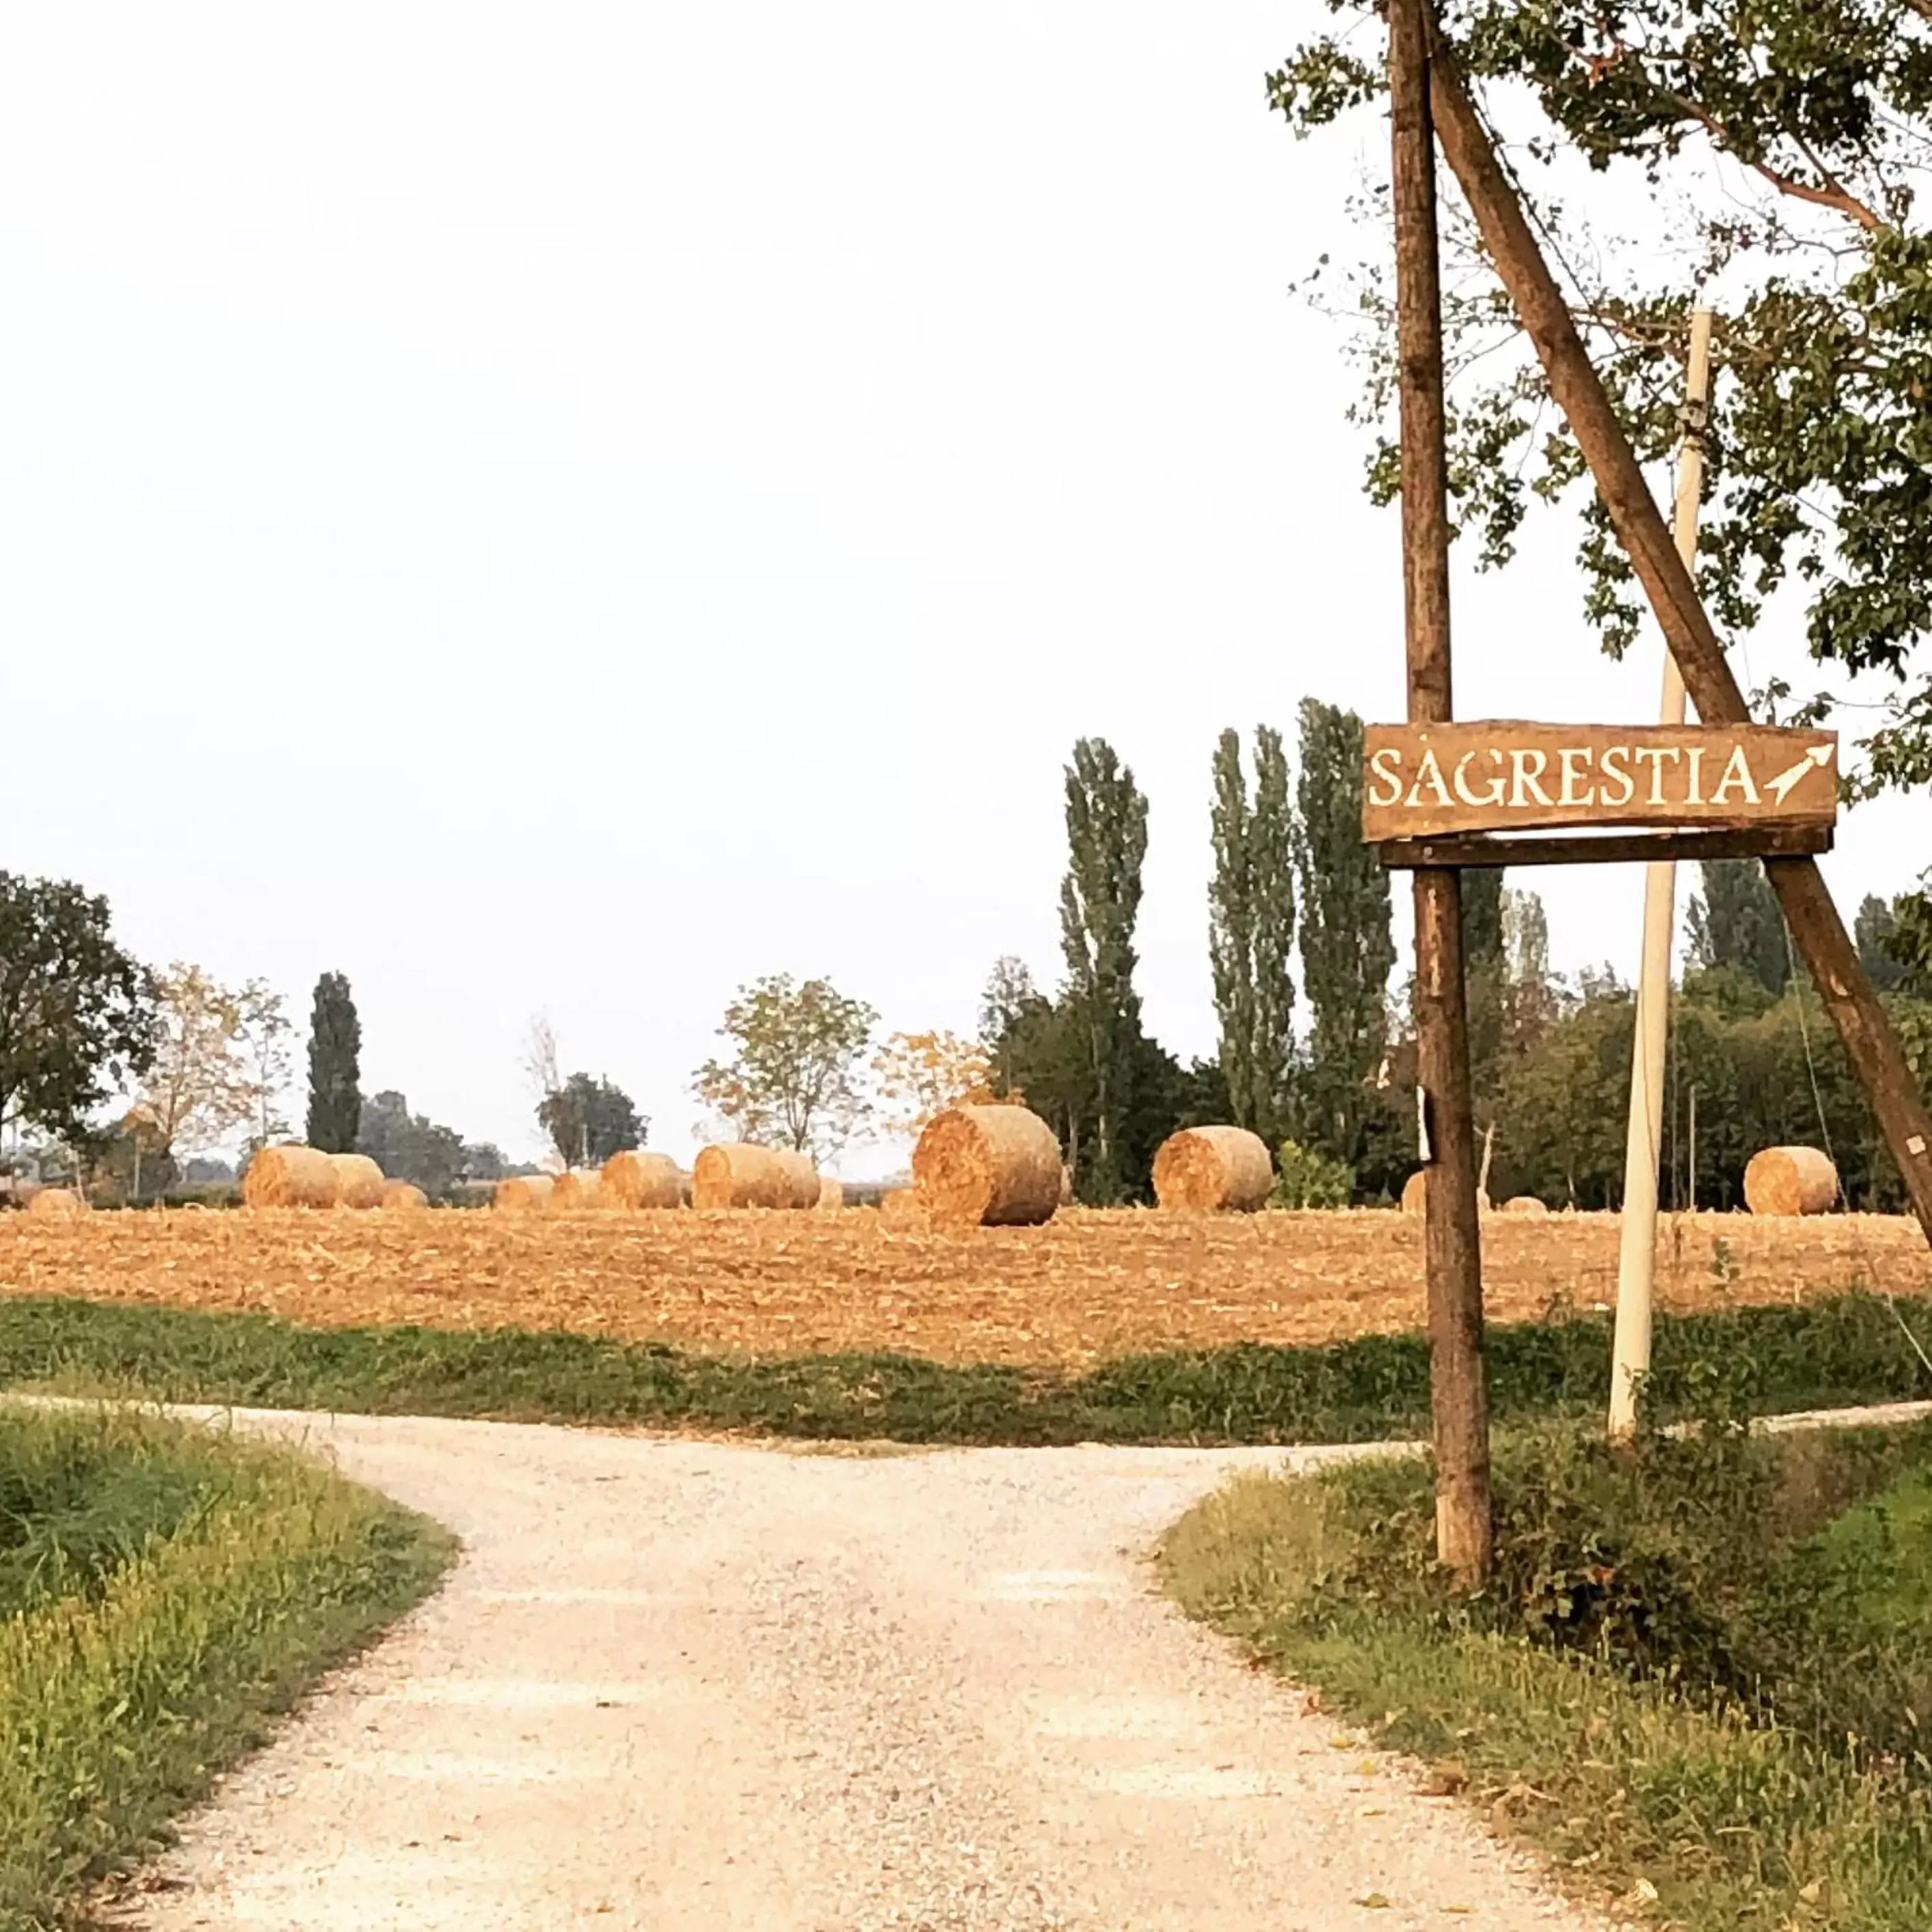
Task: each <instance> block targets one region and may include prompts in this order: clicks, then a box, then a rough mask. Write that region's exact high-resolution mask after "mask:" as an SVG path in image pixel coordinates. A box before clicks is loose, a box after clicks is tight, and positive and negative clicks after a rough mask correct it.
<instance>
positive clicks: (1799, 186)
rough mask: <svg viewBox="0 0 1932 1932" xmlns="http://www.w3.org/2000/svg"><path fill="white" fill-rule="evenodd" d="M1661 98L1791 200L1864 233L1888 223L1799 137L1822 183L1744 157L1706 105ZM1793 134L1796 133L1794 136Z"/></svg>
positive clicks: (1927, 0) (1925, 4)
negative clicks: (1824, 211)
mask: <svg viewBox="0 0 1932 1932" xmlns="http://www.w3.org/2000/svg"><path fill="white" fill-rule="evenodd" d="M1911 4H1912V5H1913V6H1915V7H1919V8H1920V9H1921V10H1923V11H1924V12H1925V13H1926V17H1927V19H1932V0H1911ZM1663 98H1664V100H1665V101H1668V102H1669V103H1670V105H1671V106H1672V107H1674V108H1676V110H1677V111H1678V112H1679V113H1680V114H1682V115H1684V116H1685V118H1686V119H1687V120H1691V121H1696V122H1697V124H1698V126H1699V127H1702V128H1703V130H1704V131H1705V133H1707V134H1709V136H1710V137H1711V139H1712V141H1713V142H1715V144H1716V145H1717V146H1718V148H1721V150H1722V151H1724V153H1726V154H1729V155H1730V157H1732V158H1733V160H1738V161H1742V162H1743V163H1744V165H1745V166H1746V167H1748V168H1750V169H1753V170H1754V172H1757V173H1758V174H1760V175H1763V177H1764V178H1765V179H1766V181H1769V182H1770V184H1772V187H1775V189H1777V190H1778V193H1780V194H1788V195H1790V196H1792V198H1793V199H1794V200H1798V201H1808V202H1811V203H1813V204H1814V205H1815V206H1817V207H1819V208H1831V209H1833V210H1834V211H1835V212H1837V213H1838V214H1843V215H1847V216H1849V217H1850V218H1851V219H1852V220H1854V221H1855V222H1856V223H1858V226H1860V227H1861V228H1862V229H1864V230H1865V232H1866V233H1867V234H1876V233H1878V231H1879V230H1880V229H1884V228H1886V227H1888V226H1890V225H1891V224H1890V223H1888V222H1887V221H1886V220H1885V218H1884V217H1883V216H1882V215H1881V214H1879V213H1878V212H1877V211H1876V210H1875V209H1874V208H1871V207H1870V206H1869V205H1867V203H1865V202H1862V201H1861V200H1860V199H1858V196H1856V195H1855V194H1854V193H1852V191H1851V190H1850V189H1849V188H1848V187H1846V186H1845V184H1843V182H1842V181H1840V180H1839V179H1838V176H1837V175H1835V174H1833V173H1832V171H1831V169H1829V168H1828V167H1826V166H1825V165H1824V163H1823V162H1822V161H1820V160H1819V159H1818V157H1817V155H1816V154H1812V152H1811V149H1810V148H1808V147H1806V146H1805V142H1802V140H1801V141H1799V143H1798V145H1799V146H1800V147H1801V148H1804V149H1805V153H1806V154H1807V155H1808V157H1810V159H1811V162H1812V163H1813V165H1814V166H1816V167H1817V169H1818V172H1819V173H1820V175H1821V176H1822V177H1823V182H1822V184H1814V183H1812V182H1811V181H1800V180H1799V178H1798V177H1797V176H1796V175H1788V174H1785V173H1784V172H1781V170H1780V169H1777V168H1774V167H1773V166H1772V165H1771V164H1770V163H1769V162H1768V161H1757V160H1748V159H1747V158H1746V157H1745V156H1744V155H1743V154H1740V153H1739V151H1738V150H1737V149H1736V148H1735V147H1734V146H1733V145H1732V144H1731V142H1730V138H1729V135H1730V130H1729V129H1727V127H1725V125H1724V123H1723V122H1722V121H1720V120H1719V119H1718V117H1717V116H1716V115H1715V114H1712V113H1711V112H1710V111H1709V110H1708V109H1706V108H1703V107H1699V106H1698V104H1697V102H1696V101H1692V100H1691V99H1689V98H1688V97H1687V96H1685V95H1682V94H1673V93H1669V92H1666V93H1664V95H1663ZM1793 138H1794V139H1796V136H1793Z"/></svg>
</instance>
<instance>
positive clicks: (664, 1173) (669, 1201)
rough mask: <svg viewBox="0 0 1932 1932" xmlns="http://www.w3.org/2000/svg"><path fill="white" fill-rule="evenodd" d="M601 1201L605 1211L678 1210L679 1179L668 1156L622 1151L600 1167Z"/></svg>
mask: <svg viewBox="0 0 1932 1932" xmlns="http://www.w3.org/2000/svg"><path fill="white" fill-rule="evenodd" d="M602 1199H603V1202H604V1205H605V1206H606V1207H608V1208H681V1207H682V1206H683V1205H684V1187H683V1177H682V1175H680V1174H679V1172H678V1171H677V1163H676V1161H674V1160H672V1159H671V1157H670V1155H669V1154H646V1153H645V1151H643V1148H625V1149H624V1150H623V1151H622V1152H621V1153H619V1154H613V1155H612V1156H611V1157H610V1159H609V1160H607V1161H606V1162H605V1163H604V1188H603V1195H602Z"/></svg>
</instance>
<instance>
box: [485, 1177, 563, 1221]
mask: <svg viewBox="0 0 1932 1932" xmlns="http://www.w3.org/2000/svg"><path fill="white" fill-rule="evenodd" d="M552 1186H553V1182H552V1181H551V1180H550V1176H549V1175H547V1174H513V1175H510V1176H509V1177H508V1179H507V1180H503V1181H498V1182H497V1184H496V1193H494V1194H493V1195H492V1196H490V1206H491V1207H493V1208H499V1209H501V1210H502V1212H503V1213H504V1214H541V1213H542V1212H543V1211H544V1209H545V1208H547V1207H548V1206H549V1205H550V1189H551V1187H552Z"/></svg>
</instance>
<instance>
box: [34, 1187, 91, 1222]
mask: <svg viewBox="0 0 1932 1932" xmlns="http://www.w3.org/2000/svg"><path fill="white" fill-rule="evenodd" d="M27 1212H28V1214H31V1215H33V1216H34V1217H36V1218H37V1219H38V1220H43V1221H77V1220H79V1219H80V1217H81V1216H82V1215H83V1214H86V1212H87V1203H86V1201H85V1200H84V1199H83V1198H82V1197H81V1196H80V1195H78V1194H77V1193H75V1192H74V1190H73V1189H72V1188H71V1187H43V1188H42V1189H40V1191H39V1192H38V1193H37V1194H35V1195H34V1197H33V1198H32V1199H31V1200H30V1201H29V1202H28V1203H27Z"/></svg>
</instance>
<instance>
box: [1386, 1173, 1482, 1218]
mask: <svg viewBox="0 0 1932 1932" xmlns="http://www.w3.org/2000/svg"><path fill="white" fill-rule="evenodd" d="M1495 1205H1496V1204H1495V1203H1494V1202H1492V1201H1491V1200H1490V1197H1489V1196H1488V1194H1487V1192H1485V1190H1483V1189H1482V1188H1480V1187H1479V1188H1478V1189H1477V1190H1476V1212H1477V1213H1478V1214H1490V1213H1493V1211H1494V1209H1495ZM1402 1211H1403V1213H1404V1214H1427V1212H1428V1211H1429V1170H1428V1169H1427V1168H1426V1167H1418V1169H1416V1170H1415V1172H1414V1173H1413V1174H1412V1175H1410V1176H1409V1178H1408V1179H1407V1180H1406V1181H1404V1182H1403V1184H1402Z"/></svg>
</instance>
